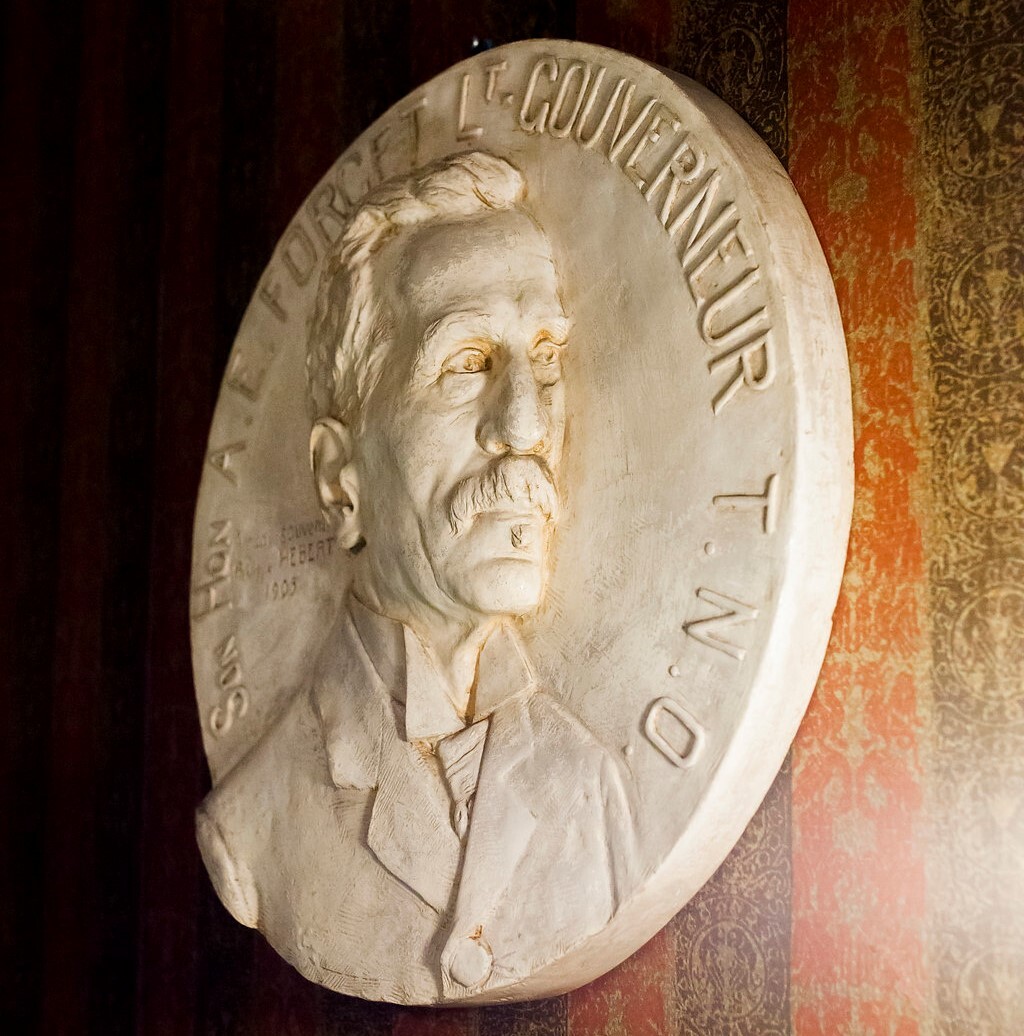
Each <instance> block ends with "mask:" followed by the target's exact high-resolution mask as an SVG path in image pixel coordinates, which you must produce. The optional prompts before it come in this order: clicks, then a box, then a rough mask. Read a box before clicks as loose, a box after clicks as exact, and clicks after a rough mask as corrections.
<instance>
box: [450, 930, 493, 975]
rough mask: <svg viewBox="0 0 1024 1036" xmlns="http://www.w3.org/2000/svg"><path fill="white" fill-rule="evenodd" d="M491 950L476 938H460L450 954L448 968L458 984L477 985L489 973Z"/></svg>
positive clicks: (491, 959) (491, 960)
mask: <svg viewBox="0 0 1024 1036" xmlns="http://www.w3.org/2000/svg"><path fill="white" fill-rule="evenodd" d="M492 962H493V958H492V956H491V951H490V950H489V949H488V948H487V947H486V946H485V945H484V944H483V943H482V942H481V941H480V939H479V938H476V939H468V938H467V939H460V940H459V944H458V946H456V947H455V949H454V952H453V953H452V955H451V958H450V962H449V965H448V970H449V972H450V974H451V976H452V978H453V979H454V980H455V981H456V982H458V983H459V985H460V986H467V987H472V986H479V985H480V984H481V983H483V982H486V981H487V976H488V975H490V973H491V964H492Z"/></svg>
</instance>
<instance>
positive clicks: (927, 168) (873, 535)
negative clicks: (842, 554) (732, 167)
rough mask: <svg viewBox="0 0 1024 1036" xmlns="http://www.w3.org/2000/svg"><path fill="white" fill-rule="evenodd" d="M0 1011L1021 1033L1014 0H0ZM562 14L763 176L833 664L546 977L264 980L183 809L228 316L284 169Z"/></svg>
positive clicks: (892, 1035) (452, 1027)
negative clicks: (470, 999)
mask: <svg viewBox="0 0 1024 1036" xmlns="http://www.w3.org/2000/svg"><path fill="white" fill-rule="evenodd" d="M0 17H2V18H3V21H4V32H3V37H2V43H0V46H2V48H3V65H2V69H0V74H2V76H3V94H2V102H0V103H2V126H3V138H2V140H3V145H2V148H0V168H2V181H0V182H2V197H3V233H2V234H0V248H2V249H3V266H2V271H3V272H2V277H0V298H2V301H0V315H2V319H3V324H4V335H3V341H4V346H5V348H4V351H5V358H7V359H8V361H9V360H10V358H12V357H13V362H14V370H13V376H11V375H10V374H8V375H7V376H6V377H5V378H4V379H3V380H4V390H5V399H4V401H3V405H2V407H0V422H2V428H3V438H2V440H0V441H2V443H3V450H2V458H0V460H2V464H3V471H2V482H0V485H3V487H4V492H3V493H2V496H0V507H2V512H0V513H2V514H3V518H4V526H5V532H4V539H3V547H4V553H5V557H4V562H5V563H4V566H3V571H4V572H5V574H6V586H5V588H4V591H3V592H2V593H0V600H2V605H3V608H4V612H5V622H4V627H3V628H4V630H5V635H4V648H5V651H4V656H5V658H4V661H5V665H4V666H3V678H4V680H5V681H6V683H7V684H8V686H7V687H6V688H5V691H4V694H3V695H2V698H0V710H2V711H0V716H2V719H0V739H2V740H0V775H2V781H0V794H2V795H3V800H2V802H0V825H2V826H0V860H2V864H0V866H2V874H3V881H2V883H0V887H2V895H3V898H4V902H3V906H2V912H0V917H2V918H3V922H2V923H0V952H2V954H3V957H4V962H3V966H2V970H0V974H2V975H3V976H4V985H5V986H6V987H7V989H6V991H5V992H4V995H3V996H2V998H0V1020H2V1024H3V1030H4V1031H5V1032H11V1033H23V1032H24V1033H30V1032H37V1031H38V1032H45V1033H61V1034H63V1033H102V1034H104V1036H106V1034H111V1033H122V1032H124V1033H129V1032H130V1033H147V1034H148V1033H168V1034H178V1033H195V1034H200V1033H201V1034H207V1033H211V1034H212V1033H217V1034H221V1033H223V1034H228V1033H239V1034H246V1036H250V1034H260V1033H267V1034H270V1033H273V1034H275V1036H278V1034H289V1033H295V1034H300V1033H302V1034H310V1033H322V1034H338V1036H341V1034H345V1036H348V1034H353V1036H354V1034H385V1033H387V1034H392V1033H394V1034H424V1036H491V1034H495V1036H497V1034H507V1036H520V1034H521V1036H527V1034H530V1036H548V1034H551V1036H556V1034H557V1036H563V1034H566V1033H571V1034H572V1036H597V1034H609V1036H610V1034H630V1036H634V1034H637V1036H639V1034H657V1033H685V1034H701V1036H717V1034H729V1036H747V1034H750V1036H762V1034H777V1033H779V1034H781V1033H790V1032H792V1033H796V1034H799V1036H812V1034H815V1036H816V1034H821V1036H825V1034H833V1033H850V1034H862V1033H863V1034H879V1036H883V1034H884V1036H916V1034H918V1033H934V1034H950V1036H952V1034H960V1033H964V1034H971V1036H975V1034H978V1036H981V1034H993V1036H995V1034H1011V1033H1019V1032H1021V1031H1024V241H1022V234H1021V227H1022V223H1024V200H1022V199H1024V191H1022V187H1024V183H1022V175H1021V172H1022V165H1024V86H1022V77H1024V45H1022V37H1024V5H1022V4H1021V2H1020V0H974V2H971V3H963V2H960V0H909V2H907V3H899V2H898V0H845V2H844V0H791V2H790V3H788V4H787V3H784V2H781V0H766V2H752V0H735V2H729V0H577V2H576V3H575V4H573V3H572V2H571V0H569V2H557V0H547V2H544V0H533V2H531V0H506V2H498V0H484V2H479V3H475V4H469V5H466V4H458V3H455V2H454V0H410V2H407V3H404V4H403V3H399V2H398V0H376V2H375V3H373V4H372V5H370V4H357V3H354V2H345V0H289V2H287V3H281V4H267V3H263V2H260V0H205V2H204V3H201V4H189V5H185V4H175V3H170V2H169V0H82V2H79V3H56V2H47V0H35V2H26V0H14V2H12V3H10V4H7V5H5V8H4V11H3V14H2V16H0ZM542 35H549V36H563V37H577V38H580V39H583V40H587V41H591V42H596V43H603V44H607V45H611V46H614V47H619V48H621V49H623V50H628V51H631V52H633V53H635V54H637V55H639V56H642V57H645V58H648V59H650V60H653V61H656V62H658V63H660V64H662V65H665V66H667V67H669V68H672V69H675V70H677V71H680V72H683V73H685V74H689V75H692V76H694V77H695V78H697V79H699V80H701V81H703V82H705V83H706V84H707V85H709V86H710V87H711V88H712V89H713V90H715V91H716V92H718V93H719V94H720V95H721V96H723V97H724V98H725V99H726V100H727V101H729V102H730V103H731V104H732V105H733V106H734V107H736V108H737V109H738V110H739V111H740V112H741V113H743V114H744V115H745V117H746V118H747V119H748V121H750V122H751V123H752V124H753V125H754V126H755V127H756V128H757V129H758V130H759V131H760V132H761V133H762V135H764V136H765V137H766V139H767V140H768V141H769V143H770V144H771V146H772V147H773V148H774V149H775V151H776V153H777V154H778V155H779V156H780V157H781V158H782V159H783V160H784V161H786V162H787V164H788V167H789V169H790V171H791V175H792V176H793V179H794V180H795V182H796V184H797V187H798V189H799V190H800V192H801V194H802V196H803V198H804V200H805V203H806V205H807V207H808V210H809V211H810V214H811V217H812V219H813V221H814V223H815V226H816V227H817V229H818V232H819V234H820V236H821V238H822V242H823V244H824V247H825V251H826V255H827V256H828V259H829V262H830V264H831V267H832V270H833V274H834V276H835V279H836V283H837V288H838V292H839V299H840V305H841V308H842V311H843V316H844V321H845V325H846V329H847V335H848V344H849V349H850V358H851V365H852V371H853V386H854V399H855V408H856V435H857V470H858V500H857V508H856V512H855V518H854V522H855V524H854V536H853V540H852V543H851V547H850V557H849V564H848V568H847V574H846V580H845V584H844V591H843V596H842V598H841V601H840V605H839V609H838V612H837V616H836V627H835V633H834V637H833V643H832V648H831V651H830V654H829V658H828V661H827V663H826V666H825V670H824V672H823V674H822V678H821V681H820V685H819V688H818V691H817V693H816V696H815V698H814V700H813V702H812V705H811V709H810V711H809V713H808V716H807V718H806V720H805V722H804V724H803V727H802V729H801V732H800V735H799V737H798V739H797V741H796V744H795V746H794V748H793V751H792V754H791V763H790V765H789V766H787V768H786V770H784V772H783V773H782V774H781V775H780V777H779V779H778V781H777V782H776V784H775V787H774V788H773V790H772V792H771V793H770V795H769V796H768V799H767V801H766V803H765V805H764V806H763V807H762V809H761V811H760V813H759V814H758V816H757V817H756V818H755V820H754V822H753V823H752V824H751V827H750V829H749V830H748V832H747V834H746V835H745V836H744V838H743V840H742V841H741V843H740V845H739V846H738V847H737V849H736V850H735V851H734V853H733V854H732V856H731V857H730V859H729V860H728V861H727V863H726V864H725V865H724V866H723V867H722V869H721V870H720V872H719V873H718V875H717V876H716V877H715V878H714V880H713V881H712V882H711V883H710V884H709V885H708V886H707V887H706V889H705V890H704V891H703V892H702V893H701V894H700V895H699V896H698V897H697V899H696V900H695V901H694V902H693V903H691V904H690V905H689V906H688V907H687V908H686V909H685V910H684V911H683V912H682V913H681V914H680V915H679V916H678V917H677V918H676V919H675V920H674V921H673V922H672V924H670V925H669V926H668V928H666V929H665V930H664V931H663V932H662V933H661V934H660V935H658V936H657V937H656V938H655V939H654V940H653V941H652V942H651V943H650V944H648V946H647V947H645V948H644V949H643V950H642V951H641V952H640V953H638V954H637V955H636V957H634V958H633V959H632V960H630V961H628V962H627V963H626V964H624V965H623V966H622V967H621V968H619V969H618V970H617V971H616V972H614V973H612V974H611V975H608V976H606V977H605V978H604V979H602V980H600V981H599V982H597V983H595V984H594V985H592V986H590V987H587V988H585V989H583V990H581V991H579V992H576V993H573V994H571V995H569V996H567V997H563V998H560V999H556V1000H551V1001H547V1002H542V1003H537V1004H531V1005H525V1006H519V1007H511V1008H499V1009H492V1010H487V1011H452V1012H446V1013H431V1012H429V1011H420V1010H400V1009H397V1008H392V1007H388V1006H374V1005H366V1004H362V1003H360V1002H358V1001H351V1000H347V999H345V998H343V997H339V996H337V995H334V994H330V993H327V992H326V991H324V990H320V989H318V988H316V987H313V986H311V985H309V984H307V983H305V982H304V981H303V980H301V979H299V978H298V977H297V975H295V974H294V973H293V972H292V971H291V970H290V969H289V968H288V967H287V965H285V964H284V963H283V962H281V961H280V960H278V959H277V958H276V956H275V955H274V954H273V953H272V952H271V951H270V950H269V949H268V948H267V947H266V946H265V945H264V943H263V941H262V939H261V938H260V937H259V936H257V935H256V934H255V933H252V932H250V931H248V930H245V929H242V928H241V927H239V926H237V925H236V924H234V922H232V921H231V920H230V918H229V917H228V915H227V914H226V913H225V912H224V911H223V910H222V909H221V908H220V906H219V905H218V904H217V902H216V900H215V898H214V896H213V893H212V891H211V889H210V888H209V886H208V883H207V881H206V878H205V875H204V874H203V873H202V870H201V865H200V863H199V859H198V854H197V851H196V849H195V846H194V841H193V835H192V810H193V808H194V805H195V804H196V803H197V802H198V801H199V800H200V799H201V797H202V795H203V794H204V792H205V790H206V787H207V784H208V780H207V777H206V772H205V764H204V761H203V758H202V753H201V749H200V746H199V726H198V723H197V720H196V715H195V708H194V699H193V692H192V687H191V676H190V664H189V655H188V624H187V585H188V576H189V549H190V537H191V520H192V507H193V502H194V496H195V491H196V487H197V484H198V477H199V472H200V468H201V465H202V462H203V450H204V445H205V436H206V432H207V425H208V421H209V416H210V413H211V410H212V406H213V402H214V399H215V396H216V392H217V386H218V383H219V379H220V375H221V371H222V369H223V365H224V362H225V359H226V356H227V352H228V349H229V347H230V344H231V342H232V339H233V336H234V332H235V329H236V327H237V324H238V321H239V319H240V316H241V313H242V310H243V308H244V306H245V304H246V302H247V300H248V298H249V296H250V294H251V292H252V291H253V289H254V287H255V284H256V279H257V276H258V274H259V272H260V271H261V270H262V268H263V266H264V264H265V263H266V261H267V260H268V258H269V256H270V253H271V250H272V248H273V245H274V243H275V241H276V239H277V236H278V235H279V234H280V233H281V231H282V230H283V229H284V227H285V226H286V224H287V222H288V220H289V218H290V217H291V215H292V214H293V212H294V210H295V209H296V208H297V207H298V205H299V204H300V202H301V201H302V200H303V198H304V197H305V194H306V193H307V191H308V190H309V188H310V186H311V185H312V184H313V183H314V182H315V180H316V179H317V177H318V176H319V175H320V174H321V173H322V171H323V170H324V169H326V168H327V166H328V165H329V164H330V162H331V161H332V160H333V158H334V157H335V156H336V155H337V154H338V153H339V152H340V151H341V150H342V149H343V148H344V147H345V146H346V145H347V143H348V142H349V141H350V140H351V139H352V138H353V137H354V136H355V135H356V134H357V132H359V130H361V129H362V128H363V127H364V126H365V125H366V124H368V123H369V122H370V120H371V119H372V118H374V117H375V116H376V115H378V114H380V113H381V112H382V111H383V110H384V109H385V108H387V107H388V106H389V105H390V104H391V103H393V102H394V101H396V100H397V99H398V98H400V97H401V96H402V95H403V94H405V93H406V92H407V91H408V90H410V89H411V88H412V87H413V86H415V85H416V84H417V83H418V82H420V81H421V80H423V79H425V78H427V77H428V76H431V75H433V74H434V73H435V72H437V71H440V70H441V69H443V68H444V67H446V66H448V65H449V64H451V63H453V62H454V61H456V60H458V59H460V58H461V57H463V56H465V55H466V54H467V53H468V52H469V48H470V46H471V41H472V38H473V37H474V36H478V37H481V38H486V39H491V40H493V41H494V42H496V43H501V42H507V41H509V40H512V39H516V38H523V37H529V36H542Z"/></svg>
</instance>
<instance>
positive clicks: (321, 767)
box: [197, 612, 635, 1003]
mask: <svg viewBox="0 0 1024 1036" xmlns="http://www.w3.org/2000/svg"><path fill="white" fill-rule="evenodd" d="M385 621H387V620H385ZM392 650H394V651H397V652H400V646H395V647H393V648H392ZM485 650H486V649H485ZM392 661H394V660H392ZM379 670H382V671H384V673H385V675H386V677H387V678H388V679H390V680H392V681H395V680H399V679H401V674H402V667H401V666H400V665H393V666H391V671H390V672H389V670H388V667H386V666H376V667H375V665H374V664H373V662H372V661H371V658H370V656H369V655H368V653H367V650H366V648H365V647H364V643H363V640H362V639H361V638H360V636H359V633H358V632H357V628H356V626H355V624H354V623H353V619H352V615H351V613H350V612H346V613H345V614H344V615H343V617H342V619H341V620H340V622H339V624H338V626H337V628H336V629H335V632H334V635H333V636H332V637H331V638H330V640H329V642H328V644H327V647H326V650H325V651H324V653H323V655H322V657H321V660H320V664H319V667H318V671H317V675H316V678H315V679H314V682H313V686H312V688H311V690H310V691H309V692H308V693H300V694H298V695H297V696H296V697H295V698H294V699H293V700H292V702H291V703H290V704H289V705H288V706H287V707H286V709H285V711H284V712H283V714H282V715H281V716H280V717H279V719H278V720H277V722H276V723H274V724H273V726H272V727H271V729H270V730H269V731H268V733H267V734H266V735H265V736H264V737H263V739H262V740H261V741H260V742H259V743H258V744H257V745H256V746H255V747H254V748H253V749H252V750H251V751H250V753H249V754H248V755H247V756H246V757H245V758H244V759H243V760H242V761H241V762H240V763H239V764H238V765H237V766H236V767H235V768H234V769H233V770H232V771H231V772H230V773H229V774H228V775H227V776H226V777H225V778H224V779H223V780H222V781H221V782H220V783H219V784H218V785H217V787H216V788H214V789H213V791H211V792H210V794H209V795H208V796H207V798H206V800H205V801H204V802H203V804H202V806H201V807H200V809H199V811H198V823H197V829H198V838H199V845H200V849H201V851H202V854H203V858H204V861H205V862H206V866H207V869H208V870H209V872H210V875H211V878H212V880H213V884H214V886H215V888H216V890H217V893H218V895H219V896H220V898H221V901H222V902H223V903H224V905H225V906H226V907H227V909H228V910H229V911H230V912H231V913H232V914H233V915H234V917H235V918H236V919H237V920H239V921H241V922H242V923H243V924H246V925H250V926H252V927H258V928H259V929H260V930H261V931H262V932H263V933H264V935H265V936H266V937H267V939H268V940H269V941H270V943H271V944H272V945H273V946H274V948H275V949H276V950H277V951H278V952H279V953H280V954H281V955H282V956H284V957H285V958H286V959H287V960H288V961H289V962H290V963H291V964H292V965H294V966H295V967H296V968H297V969H298V970H299V971H300V972H301V973H302V974H303V975H305V976H306V977H307V978H310V979H312V980H313V981H316V982H319V983H321V984H323V985H325V986H328V987H330V988H332V989H335V990H337V991H339V992H344V993H349V994H352V995H356V996H361V997H366V998H370V999H382V1000H392V1001H398V1002H407V1003H437V1002H443V1001H451V1000H458V999H461V998H463V997H465V996H468V995H470V994H474V993H478V992H480V991H484V990H487V991H490V990H492V989H498V988H500V987H501V986H505V985H509V984H511V983H513V982H515V981H516V980H517V979H520V978H523V977H526V976H527V975H529V974H531V973H532V972H534V971H536V970H537V969H538V968H539V967H540V966H542V965H543V964H545V963H548V962H549V961H553V960H557V959H558V958H559V957H561V956H562V955H563V954H564V953H566V952H567V951H568V950H569V949H570V948H572V947H573V946H574V945H576V944H577V943H579V942H580V941H582V939H584V938H585V937H586V936H587V935H590V934H592V933H594V932H597V931H599V930H600V929H601V928H602V927H603V926H604V924H605V923H606V922H607V920H608V919H609V918H610V917H611V916H612V914H613V913H614V911H615V910H616V907H617V905H618V904H619V902H620V901H621V899H622V896H623V893H624V891H626V889H627V886H629V885H631V882H632V878H631V876H630V875H629V874H628V871H629V869H630V865H631V862H632V861H633V860H634V859H635V855H634V852H633V846H632V836H631V822H632V811H631V809H630V807H629V804H628V798H627V795H626V792H625V788H624V784H623V780H622V777H621V775H620V773H619V771H618V768H617V765H616V763H615V761H614V759H613V757H612V756H611V754H610V753H609V752H608V751H607V750H606V749H605V748H604V747H603V746H602V745H601V744H600V743H599V742H598V741H597V740H596V739H595V738H594V737H593V735H591V734H590V732H589V731H588V730H587V729H586V728H585V727H584V726H583V725H582V724H581V723H580V722H579V721H578V720H577V719H576V718H575V717H574V716H572V715H571V714H570V713H569V712H568V711H567V710H566V709H565V708H564V707H562V706H561V705H560V704H559V703H558V702H556V701H555V700H554V699H553V698H552V697H550V696H549V695H547V694H545V693H543V692H542V691H539V690H537V689H536V687H535V686H534V685H533V684H530V683H527V684H526V685H525V686H523V687H520V688H518V689H517V690H516V693H514V694H513V695H512V697H510V698H509V699H507V700H505V701H504V702H502V703H501V704H499V705H497V707H495V708H494V709H493V711H491V712H490V716H489V719H488V728H487V732H486V740H485V742H484V748H483V755H482V760H481V763H480V772H479V777H478V781H477V785H476V794H475V798H474V800H473V805H472V813H471V817H470V823H469V830H468V834H467V835H466V838H465V841H464V842H463V840H462V839H460V838H459V837H458V835H457V834H456V832H455V829H454V827H453V826H452V822H451V805H452V803H451V797H450V794H449V792H448V789H447V786H446V784H445V781H444V777H443V774H442V772H441V770H440V769H439V767H438V765H437V764H436V761H435V760H434V759H432V758H431V753H430V749H429V747H428V746H427V745H425V743H424V742H416V741H407V740H406V739H405V738H404V724H405V708H404V706H403V704H402V700H401V699H402V697H403V695H402V694H401V693H396V689H395V688H394V687H388V686H387V685H386V683H385V679H383V678H382V676H381V671H379Z"/></svg>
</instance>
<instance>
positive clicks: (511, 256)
mask: <svg viewBox="0 0 1024 1036" xmlns="http://www.w3.org/2000/svg"><path fill="white" fill-rule="evenodd" d="M390 248H391V249H392V251H391V255H390V256H389V257H388V258H389V259H390V260H391V264H392V265H391V271H390V272H391V274H392V275H391V276H390V277H389V278H388V279H389V282H390V284H391V286H392V290H393V291H394V292H395V294H396V295H397V301H399V302H404V303H407V304H412V305H414V306H415V307H416V309H417V310H419V311H420V312H421V314H422V315H423V316H424V317H427V316H428V315H429V314H428V311H429V310H432V309H435V308H436V309H440V308H444V307H447V306H448V305H450V304H459V305H464V304H469V303H472V301H473V300H474V298H477V297H479V298H481V299H486V298H487V296H488V295H491V294H493V293H503V294H505V295H508V294H510V293H512V294H522V295H529V296H534V297H536V301H537V302H539V303H540V304H541V305H542V306H548V307H549V308H550V307H552V306H557V308H558V310H559V312H560V310H561V305H560V303H559V302H558V282H557V275H556V271H555V265H554V258H553V256H552V252H551V245H550V243H549V242H548V239H547V237H546V236H545V235H544V233H543V232H542V231H541V230H540V228H539V227H538V226H537V225H536V224H535V223H534V222H533V220H532V219H530V217H529V216H527V215H526V214H525V213H523V212H519V211H514V210H513V211H505V212H494V213H487V214H485V215H482V216H479V217H474V218H471V219H464V220H457V221H450V222H443V223H436V224H430V225H427V226H424V227H420V228H416V229H414V230H412V231H411V232H409V233H405V234H401V235H400V236H399V237H398V238H396V239H395V240H394V241H393V242H392V243H391V245H390ZM436 315H438V314H437V313H435V314H433V315H432V316H431V319H433V317H435V316H436Z"/></svg>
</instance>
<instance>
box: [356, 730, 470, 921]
mask: <svg viewBox="0 0 1024 1036" xmlns="http://www.w3.org/2000/svg"><path fill="white" fill-rule="evenodd" d="M380 745H381V754H380V768H379V770H378V773H377V794H376V796H375V798H374V800H373V811H372V813H371V815H370V827H369V830H368V832H367V835H366V841H367V844H368V845H369V846H370V848H371V849H372V850H373V852H374V855H375V856H376V857H377V859H378V860H380V862H381V863H382V864H383V865H384V866H385V867H387V869H388V870H389V871H391V873H392V874H394V875H395V877H396V878H398V879H399V880H401V881H403V882H404V883H405V884H406V885H408V886H409V888H411V889H412V890H413V891H414V892H415V893H416V894H417V895H419V896H420V897H421V898H422V899H424V900H425V901H426V902H427V903H429V904H430V906H432V907H433V908H434V909H435V910H437V911H438V912H442V911H444V910H446V909H447V908H448V904H449V901H450V899H451V893H452V888H453V887H454V885H455V879H456V877H457V874H458V868H459V855H460V852H461V849H462V846H461V843H460V842H459V839H458V837H457V836H456V834H455V832H454V831H453V830H452V827H451V824H450V821H449V816H448V813H449V807H448V793H447V790H446V789H445V787H444V785H443V784H442V783H441V779H440V774H439V773H438V771H437V770H436V768H435V767H433V766H432V765H431V764H430V763H428V761H427V760H426V759H424V758H423V756H422V755H420V750H419V749H418V748H416V747H415V746H414V745H411V744H409V743H408V742H406V741H403V740H401V739H400V738H399V737H398V736H397V734H396V733H395V721H394V719H393V718H392V719H390V721H385V722H384V723H383V724H382V729H381V737H380Z"/></svg>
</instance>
